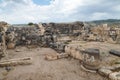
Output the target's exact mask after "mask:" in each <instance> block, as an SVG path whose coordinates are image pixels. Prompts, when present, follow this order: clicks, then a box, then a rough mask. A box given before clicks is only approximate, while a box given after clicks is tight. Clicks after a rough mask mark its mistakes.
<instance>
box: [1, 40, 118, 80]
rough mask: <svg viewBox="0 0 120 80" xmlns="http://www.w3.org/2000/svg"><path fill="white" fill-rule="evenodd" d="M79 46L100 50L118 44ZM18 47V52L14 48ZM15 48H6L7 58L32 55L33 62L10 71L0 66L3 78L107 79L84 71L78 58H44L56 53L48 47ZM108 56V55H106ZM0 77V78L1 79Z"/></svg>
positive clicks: (14, 79)
mask: <svg viewBox="0 0 120 80" xmlns="http://www.w3.org/2000/svg"><path fill="white" fill-rule="evenodd" d="M80 44H81V46H83V47H84V46H88V45H89V47H97V48H99V49H101V50H102V51H104V50H105V51H106V53H107V51H108V50H110V49H111V48H115V49H120V45H115V44H108V43H99V42H98V43H97V42H89V43H83V42H80ZM16 49H19V50H20V52H16V51H15V50H16ZM16 49H15V50H8V54H9V55H8V56H9V58H11V59H12V58H23V57H32V59H33V64H32V65H26V66H23V65H22V66H16V67H13V68H12V70H11V71H10V72H5V69H4V68H0V76H2V77H3V80H107V79H106V78H104V77H102V76H100V75H99V74H97V73H90V72H86V71H84V70H82V69H81V67H80V62H79V60H75V59H72V58H66V59H59V60H54V61H47V60H45V59H44V57H45V54H56V51H54V50H53V49H50V48H39V47H38V48H31V49H28V48H26V47H17V48H16ZM107 56H109V55H107ZM111 58H115V57H113V56H112V57H111ZM2 77H0V80H2V79H1V78H2Z"/></svg>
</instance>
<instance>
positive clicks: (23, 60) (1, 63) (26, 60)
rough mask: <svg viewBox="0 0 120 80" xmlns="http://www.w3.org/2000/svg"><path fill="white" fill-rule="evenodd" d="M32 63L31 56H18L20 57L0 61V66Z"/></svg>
mask: <svg viewBox="0 0 120 80" xmlns="http://www.w3.org/2000/svg"><path fill="white" fill-rule="evenodd" d="M29 64H32V59H31V58H29V57H28V58H20V59H10V60H5V61H0V67H6V66H17V65H29Z"/></svg>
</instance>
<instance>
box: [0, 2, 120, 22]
mask: <svg viewBox="0 0 120 80" xmlns="http://www.w3.org/2000/svg"><path fill="white" fill-rule="evenodd" d="M99 19H120V0H0V21H6V22H8V23H11V24H13V23H28V22H36V23H38V22H72V21H86V20H87V21H89V20H99Z"/></svg>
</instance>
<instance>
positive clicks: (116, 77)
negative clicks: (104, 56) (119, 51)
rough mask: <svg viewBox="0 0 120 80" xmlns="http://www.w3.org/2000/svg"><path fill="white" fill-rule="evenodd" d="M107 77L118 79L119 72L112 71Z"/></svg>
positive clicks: (119, 79) (112, 79)
mask: <svg viewBox="0 0 120 80" xmlns="http://www.w3.org/2000/svg"><path fill="white" fill-rule="evenodd" d="M109 78H110V79H111V80H120V71H119V72H113V73H111V74H110V75H109Z"/></svg>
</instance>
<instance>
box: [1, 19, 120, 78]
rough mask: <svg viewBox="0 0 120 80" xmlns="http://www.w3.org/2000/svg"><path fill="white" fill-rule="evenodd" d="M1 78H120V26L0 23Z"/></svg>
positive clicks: (72, 23) (85, 23)
mask: <svg viewBox="0 0 120 80" xmlns="http://www.w3.org/2000/svg"><path fill="white" fill-rule="evenodd" d="M0 80H120V25H114V27H113V26H111V24H105V23H101V24H94V25H93V24H90V23H87V22H80V21H76V22H71V23H38V24H36V23H28V24H8V23H7V22H0Z"/></svg>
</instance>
